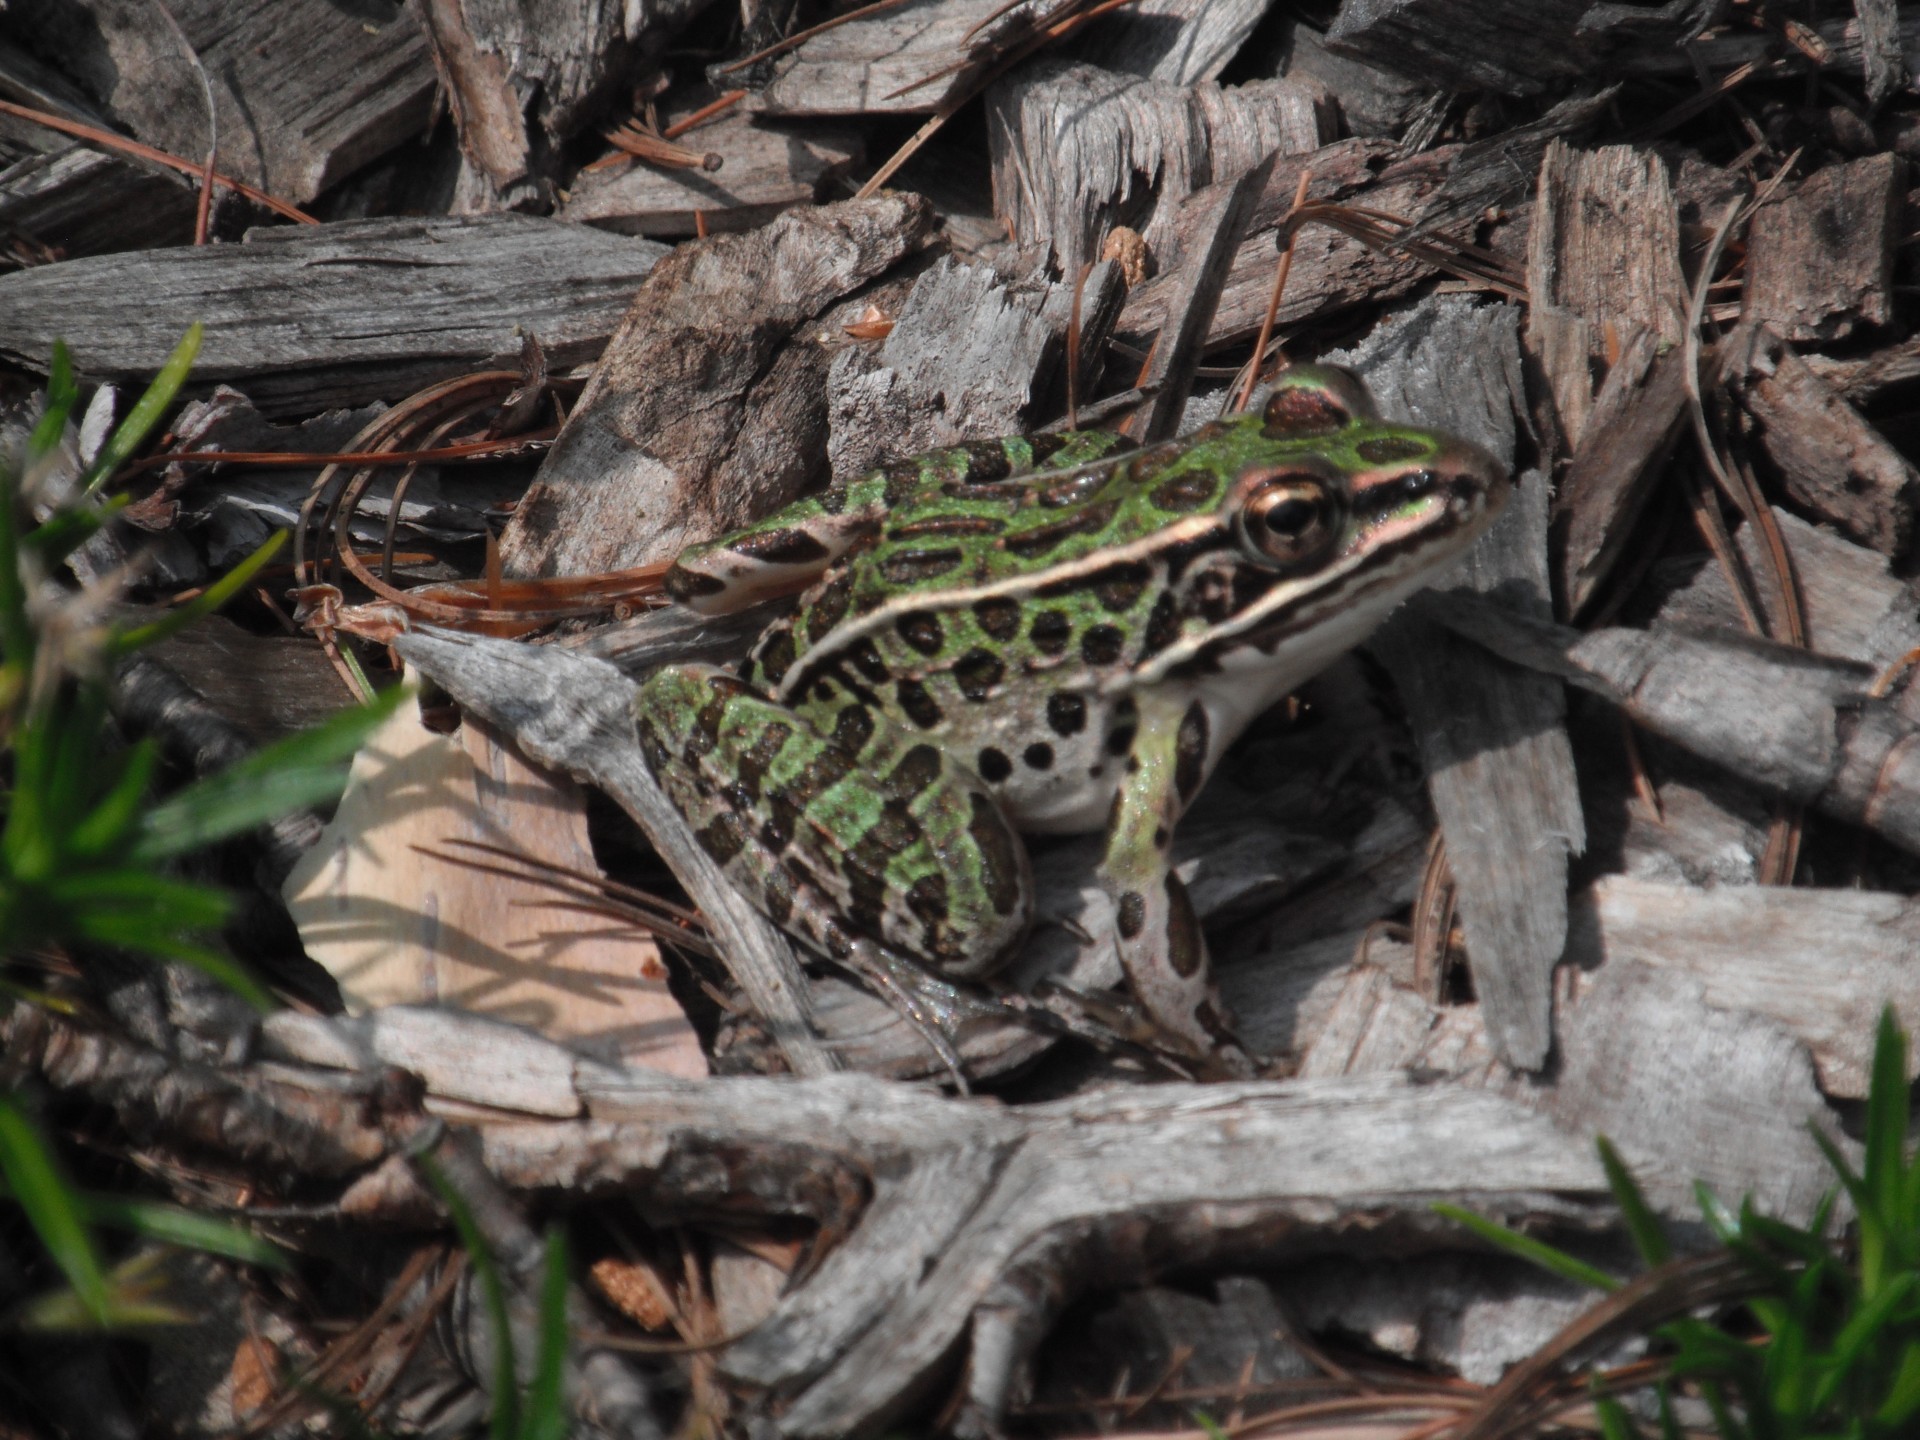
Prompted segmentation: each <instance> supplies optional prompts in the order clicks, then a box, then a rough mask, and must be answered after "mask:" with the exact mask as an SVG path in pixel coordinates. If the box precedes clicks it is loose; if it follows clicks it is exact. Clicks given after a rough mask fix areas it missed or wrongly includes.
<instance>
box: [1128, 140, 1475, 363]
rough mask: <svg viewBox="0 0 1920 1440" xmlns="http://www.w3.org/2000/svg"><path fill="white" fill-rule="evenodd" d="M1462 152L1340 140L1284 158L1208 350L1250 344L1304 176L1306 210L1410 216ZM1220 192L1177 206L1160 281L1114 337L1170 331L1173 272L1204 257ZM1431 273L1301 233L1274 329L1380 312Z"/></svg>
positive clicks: (1237, 261)
mask: <svg viewBox="0 0 1920 1440" xmlns="http://www.w3.org/2000/svg"><path fill="white" fill-rule="evenodd" d="M1457 153H1458V147H1446V148H1444V149H1440V150H1429V151H1426V152H1424V153H1422V154H1420V155H1416V156H1413V157H1412V158H1411V159H1407V160H1402V161H1397V162H1396V161H1395V160H1394V159H1393V154H1394V147H1392V146H1391V145H1387V144H1383V143H1382V142H1380V141H1376V140H1341V141H1337V142H1336V143H1334V144H1332V145H1327V146H1323V147H1322V148H1320V149H1318V150H1315V151H1312V152H1310V153H1308V154H1305V155H1281V156H1279V157H1278V158H1277V159H1276V160H1275V161H1274V166H1273V173H1272V175H1271V176H1270V177H1269V178H1268V180H1267V183H1266V185H1265V186H1264V187H1263V188H1262V190H1261V192H1260V193H1259V195H1257V196H1256V197H1255V198H1254V202H1253V214H1252V216H1251V218H1250V219H1249V220H1248V222H1247V228H1246V231H1245V235H1246V238H1245V239H1243V240H1242V241H1241V242H1240V244H1239V247H1238V248H1237V249H1236V250H1235V251H1234V256H1233V263H1232V265H1231V267H1230V268H1229V270H1228V272H1227V282H1226V288H1225V290H1224V291H1223V292H1222V294H1221V296H1220V303H1219V305H1218V307H1217V308H1216V309H1215V311H1214V316H1213V323H1212V324H1211V325H1210V326H1209V327H1208V329H1207V344H1208V345H1209V346H1216V345H1223V344H1226V343H1229V342H1231V341H1235V340H1251V339H1252V338H1253V337H1254V335H1255V333H1256V332H1258V330H1259V328H1260V321H1261V318H1262V317H1263V316H1264V315H1265V314H1266V310H1267V302H1268V300H1269V298H1270V297H1271V295H1272V293H1273V272H1274V265H1275V262H1276V260H1277V259H1278V254H1277V252H1276V250H1275V247H1274V234H1275V227H1276V226H1278V224H1279V223H1280V219H1281V217H1282V216H1284V215H1285V214H1286V213H1287V211H1288V209H1289V208H1290V207H1291V206H1292V204H1293V197H1294V194H1295V193H1296V191H1297V190H1298V188H1299V184H1300V176H1301V174H1302V173H1303V172H1311V174H1312V176H1313V179H1312V182H1311V184H1310V185H1309V186H1308V190H1307V198H1308V201H1309V203H1320V202H1338V203H1342V204H1350V205H1359V206H1366V207H1368V208H1371V209H1376V210H1383V211H1386V212H1387V213H1389V214H1393V215H1399V216H1402V217H1411V216H1413V215H1416V214H1418V213H1419V211H1420V208H1421V206H1422V205H1423V204H1424V203H1425V201H1426V199H1427V197H1429V196H1431V195H1432V194H1434V193H1435V191H1436V190H1437V189H1438V188H1439V186H1440V184H1441V182H1442V181H1443V180H1444V179H1445V177H1446V174H1447V169H1448V166H1449V165H1450V164H1451V163H1452V160H1453V157H1454V156H1455V155H1456V154H1457ZM1220 188H1221V187H1220V186H1218V185H1209V186H1206V187H1205V188H1203V189H1200V190H1197V191H1195V192H1194V193H1193V194H1192V195H1190V196H1188V197H1187V198H1186V199H1185V200H1184V201H1182V202H1181V203H1180V205H1179V206H1178V208H1177V210H1176V212H1175V214H1174V216H1173V219H1172V222H1171V226H1170V229H1169V238H1168V240H1167V241H1166V242H1165V244H1164V245H1163V246H1162V248H1161V250H1160V251H1159V252H1158V254H1157V255H1156V257H1155V258H1156V259H1157V261H1158V264H1159V273H1158V274H1156V275H1154V276H1153V277H1152V278H1151V279H1149V280H1148V281H1147V282H1146V284H1144V285H1141V286H1138V287H1137V288H1135V289H1134V290H1133V291H1131V292H1130V293H1129V294H1128V296H1127V306H1126V309H1125V310H1124V311H1122V312H1121V316H1120V329H1119V333H1120V334H1121V336H1122V337H1123V338H1125V339H1128V340H1130V341H1132V342H1133V343H1135V344H1139V345H1143V346H1144V345H1145V344H1148V343H1150V342H1151V339H1152V336H1153V335H1154V334H1155V333H1156V332H1157V331H1158V330H1159V329H1160V327H1161V326H1162V325H1163V324H1165V323H1166V321H1167V319H1168V312H1169V304H1168V302H1169V299H1170V297H1172V296H1173V295H1174V294H1175V293H1176V291H1177V289H1178V287H1179V284H1180V281H1179V278H1178V272H1179V270H1180V269H1181V267H1182V266H1183V265H1184V264H1185V263H1186V257H1187V255H1188V254H1190V253H1195V252H1197V251H1198V250H1200V249H1201V248H1202V247H1203V246H1204V244H1205V243H1206V241H1207V240H1208V239H1210V237H1211V236H1212V234H1213V230H1212V229H1211V228H1210V227H1209V225H1208V217H1209V216H1210V215H1212V214H1213V213H1215V207H1217V206H1218V204H1219V201H1220V195H1219V193H1216V192H1218V191H1219V190H1220ZM1431 273H1432V271H1431V269H1430V268H1429V267H1428V266H1427V265H1426V264H1425V263H1424V262H1423V261H1419V260H1412V259H1408V258H1407V257H1405V256H1403V255H1397V254H1381V253H1379V252H1378V251H1375V250H1370V249H1369V248H1368V247H1367V246H1365V245H1363V244H1361V243H1360V242H1359V241H1358V240H1354V239H1352V238H1350V237H1349V236H1347V235H1345V234H1342V233H1341V232H1340V231H1338V230H1333V229H1330V228H1328V227H1326V226H1321V225H1310V226H1306V227H1304V228H1302V229H1301V231H1300V232H1299V235H1298V238H1297V240H1296V242H1295V245H1294V254H1293V269H1292V271H1291V273H1290V274H1289V276H1288V278H1287V290H1286V294H1285V295H1284V296H1283V297H1282V298H1281V302H1280V315H1279V322H1280V324H1282V325H1297V324H1299V323H1301V322H1302V321H1306V320H1316V319H1321V318H1324V317H1326V316H1328V315H1333V314H1337V313H1338V312H1340V311H1342V310H1344V309H1347V308H1349V307H1352V306H1356V305H1361V304H1378V303H1380V302H1381V301H1385V300H1391V299H1395V298H1397V297H1399V296H1402V295H1405V294H1406V293H1407V292H1408V291H1409V290H1411V289H1412V288H1413V287H1414V285H1415V284H1417V283H1418V282H1419V281H1420V280H1421V279H1422V278H1424V277H1425V276H1427V275H1430V274H1431Z"/></svg>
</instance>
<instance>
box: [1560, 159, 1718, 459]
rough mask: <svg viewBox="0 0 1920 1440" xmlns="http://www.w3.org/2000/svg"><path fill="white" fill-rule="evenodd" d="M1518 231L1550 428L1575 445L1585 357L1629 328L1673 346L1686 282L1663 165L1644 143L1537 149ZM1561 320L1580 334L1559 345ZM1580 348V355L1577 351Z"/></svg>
mask: <svg viewBox="0 0 1920 1440" xmlns="http://www.w3.org/2000/svg"><path fill="white" fill-rule="evenodd" d="M1535 193H1536V199H1535V202H1534V207H1533V221H1532V225H1531V227H1530V228H1529V230H1528V242H1527V290H1528V293H1529V295H1530V296H1531V298H1532V302H1533V303H1532V306H1531V308H1530V310H1529V312H1528V317H1527V335H1528V343H1529V348H1531V349H1532V350H1533V353H1534V356H1535V359H1536V360H1537V361H1538V362H1539V363H1540V364H1541V366H1542V368H1543V369H1544V370H1545V371H1546V374H1547V377H1548V380H1549V383H1550V384H1551V386H1552V388H1553V394H1554V403H1555V406H1556V408H1557V409H1558V411H1559V414H1560V426H1561V429H1562V430H1563V431H1564V432H1565V434H1566V436H1567V439H1568V442H1569V444H1571V445H1578V444H1579V443H1580V440H1581V438H1582V435H1583V433H1584V430H1585V425H1586V417H1587V412H1588V411H1589V410H1590V409H1591V408H1592V403H1593V389H1594V385H1593V371H1592V366H1593V364H1594V362H1595V361H1597V360H1600V359H1601V358H1603V357H1606V356H1610V355H1613V354H1617V353H1618V352H1619V351H1620V348H1621V347H1622V346H1623V345H1625V344H1626V343H1628V342H1629V341H1631V340H1632V338H1633V337H1634V336H1635V335H1646V336H1648V337H1650V338H1651V340H1652V342H1653V344H1654V346H1655V348H1656V349H1658V350H1667V349H1672V348H1674V347H1677V346H1678V345H1679V344H1680V341H1681V337H1682V333H1683V331H1684V330H1685V328H1686V327H1685V322H1684V317H1683V314H1682V310H1681V307H1682V306H1683V305H1684V304H1685V296H1686V287H1685V282H1684V280H1683V279H1682V277H1681V274H1680V228H1679V218H1678V216H1677V214H1676V212H1675V208H1674V202H1673V190H1672V187H1671V185H1670V184H1669V182H1668V178H1667V166H1666V162H1665V161H1664V160H1662V159H1661V158H1660V157H1659V156H1658V155H1656V154H1654V153H1653V152H1652V151H1650V150H1637V149H1635V148H1633V147H1632V146H1628V145H1608V146H1605V147H1603V148H1601V149H1598V150H1591V151H1581V150H1575V149H1573V148H1572V147H1571V146H1569V145H1568V144H1567V143H1566V142H1565V141H1562V140H1555V141H1553V142H1552V143H1551V144H1549V145H1548V146H1547V149H1546V154H1545V158H1544V159H1543V160H1542V162H1541V166H1540V178H1539V183H1538V185H1537V187H1536V192H1535ZM1568 326H1572V327H1574V333H1575V334H1577V336H1578V337H1579V339H1580V340H1584V341H1585V345H1584V347H1582V346H1581V345H1579V344H1578V343H1577V342H1574V341H1567V342H1562V341H1560V340H1558V339H1557V335H1556V332H1558V331H1560V330H1562V329H1565V328H1566V327H1568ZM1583 348H1584V351H1585V353H1584V354H1582V353H1581V350H1582V349H1583Z"/></svg>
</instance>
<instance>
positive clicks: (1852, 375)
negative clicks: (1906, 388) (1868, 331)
mask: <svg viewBox="0 0 1920 1440" xmlns="http://www.w3.org/2000/svg"><path fill="white" fill-rule="evenodd" d="M1800 358H1801V359H1803V360H1805V361H1806V362H1807V364H1808V366H1809V367H1810V368H1811V369H1812V370H1813V373H1814V374H1816V375H1818V376H1819V377H1820V378H1821V379H1822V380H1824V381H1826V382H1827V384H1829V385H1831V386H1832V387H1833V388H1834V389H1835V390H1838V391H1839V392H1840V393H1841V394H1842V395H1844V396H1845V397H1846V398H1847V400H1848V401H1849V402H1850V403H1852V404H1855V405H1859V404H1864V403H1865V402H1866V401H1868V400H1871V399H1873V398H1874V396H1876V395H1878V394H1879V393H1880V392H1881V391H1883V390H1890V389H1892V388H1893V387H1894V386H1896V385H1909V384H1911V383H1912V382H1913V381H1915V380H1920V335H1916V336H1913V337H1911V338H1909V339H1906V340H1902V341H1900V342H1899V343H1898V344H1897V345H1888V346H1886V347H1885V348H1884V349H1880V350H1873V351H1869V352H1868V353H1867V354H1865V355H1847V356H1834V355H1820V354H1810V355H1803V356H1801V357H1800Z"/></svg>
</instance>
